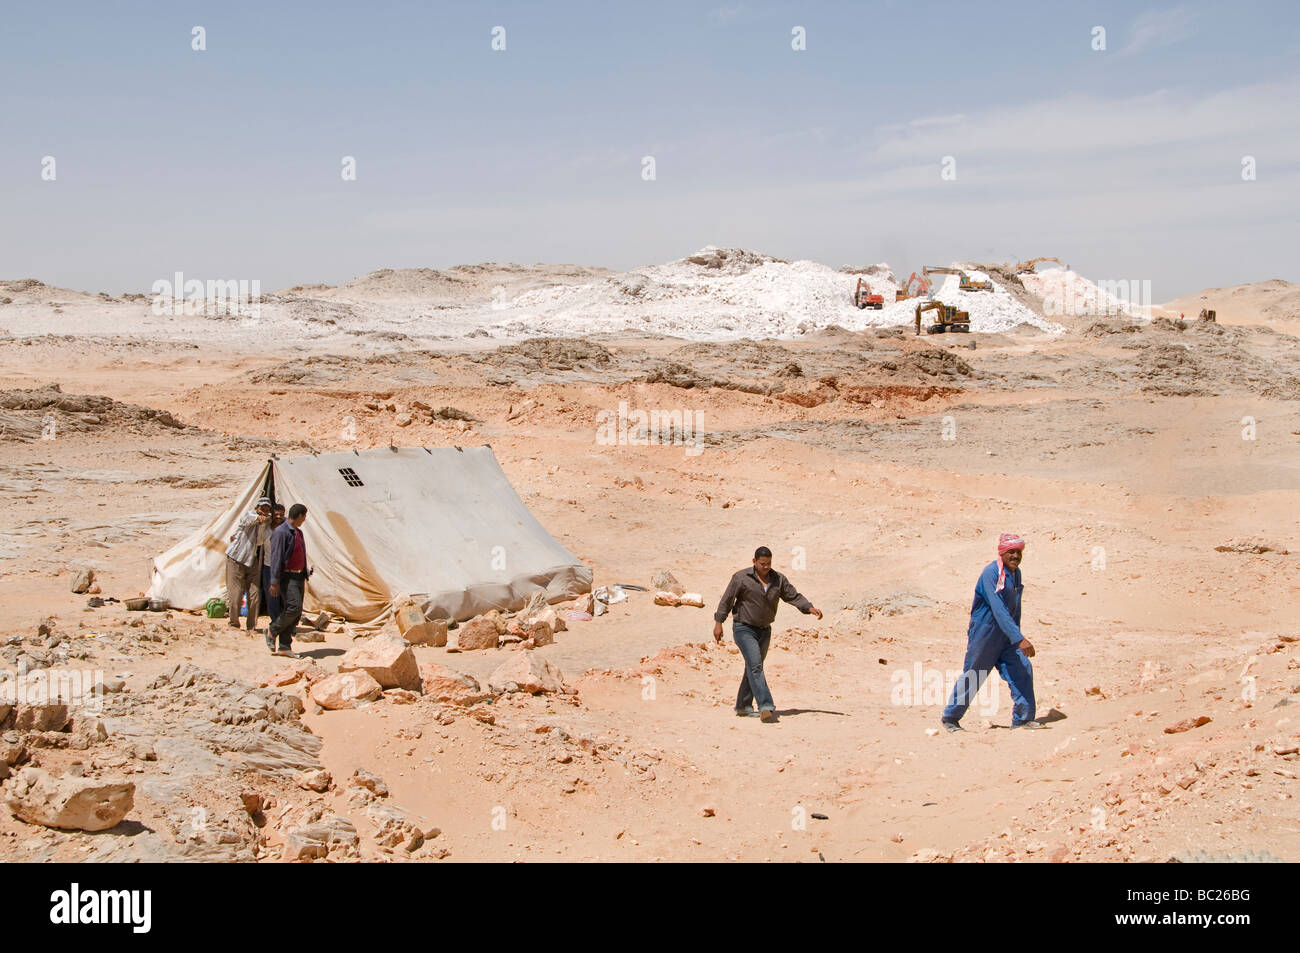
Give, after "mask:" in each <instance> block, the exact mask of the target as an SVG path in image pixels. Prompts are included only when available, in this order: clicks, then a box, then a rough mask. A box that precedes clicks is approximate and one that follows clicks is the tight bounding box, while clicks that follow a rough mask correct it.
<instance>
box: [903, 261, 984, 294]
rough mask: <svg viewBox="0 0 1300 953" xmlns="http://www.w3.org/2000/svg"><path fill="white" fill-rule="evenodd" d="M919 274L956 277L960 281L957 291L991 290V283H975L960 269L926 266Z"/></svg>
mask: <svg viewBox="0 0 1300 953" xmlns="http://www.w3.org/2000/svg"><path fill="white" fill-rule="evenodd" d="M921 272H922V273H923V274H926V275H957V276H958V277H959V279H960V284H959V285H958V287H957V290H959V291H992V290H993V282H991V281H975V280H974V279H973V278H971V276H970V275H968V274H967V273H966V272H964V271H962V270H961V269H960V268H940V267H939V266H938V265H926V266H925V267H924V268H922V269H921Z"/></svg>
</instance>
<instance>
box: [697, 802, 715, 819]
mask: <svg viewBox="0 0 1300 953" xmlns="http://www.w3.org/2000/svg"><path fill="white" fill-rule="evenodd" d="M717 814H718V811H717V809H716V808H713V807H709V806H708V805H705V806H703V807H701V808H700V817H716V816H717Z"/></svg>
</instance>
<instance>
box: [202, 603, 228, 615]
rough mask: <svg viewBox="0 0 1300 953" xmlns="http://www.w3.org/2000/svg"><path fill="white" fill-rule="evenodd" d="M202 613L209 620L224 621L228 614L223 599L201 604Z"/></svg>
mask: <svg viewBox="0 0 1300 953" xmlns="http://www.w3.org/2000/svg"><path fill="white" fill-rule="evenodd" d="M203 612H204V613H205V614H206V615H207V617H208V618H209V619H224V618H225V617H226V616H228V615H229V614H230V610H229V609H228V608H226V600H225V599H209V600H208V601H207V602H205V603H203Z"/></svg>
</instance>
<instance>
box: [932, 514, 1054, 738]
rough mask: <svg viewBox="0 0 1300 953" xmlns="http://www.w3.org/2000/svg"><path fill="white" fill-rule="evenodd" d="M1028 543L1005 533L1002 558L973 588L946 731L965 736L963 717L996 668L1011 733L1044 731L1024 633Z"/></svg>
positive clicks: (946, 713) (1000, 547) (945, 715)
mask: <svg viewBox="0 0 1300 953" xmlns="http://www.w3.org/2000/svg"><path fill="white" fill-rule="evenodd" d="M1024 553H1025V541H1024V539H1023V538H1022V537H1021V536H1019V535H1018V534H1016V533H1003V534H1002V537H1001V538H1000V539H999V540H998V558H997V559H995V560H994V561H993V562H991V563H989V564H988V565H987V566H985V567H984V571H983V572H981V573H980V578H979V581H978V582H976V583H975V600H974V602H973V603H972V605H971V610H970V625H969V626H968V627H967V629H966V661H965V663H964V664H963V666H962V668H963V670H964V671H963V673H962V676H961V678H959V679H957V684H956V685H954V686H953V687H952V697H951V698H950V699H949V700H948V707H947V708H945V709H944V710H943V718H942V719H941V720H942V722H943V726H944V727H945V728H946V729H948V730H949V731H961V730H962V727H961V724H960V722H961V718H962V715H964V714H966V709H967V708H969V707H970V703H971V700H972V699H973V698H974V697H975V693H976V692H978V691H979V690H980V686H981V685H983V684H984V679H986V678H988V676H989V673H990V672H992V671H993V670H994V669H997V671H998V674H1000V675H1001V676H1002V678H1003V679H1004V680H1005V681H1006V683H1007V688H1008V689H1010V691H1011V701H1012V703H1013V708H1012V711H1011V727H1012V728H1042V727H1043V726H1042V725H1041V724H1039V723H1038V722H1036V721H1034V667H1033V665H1031V664H1030V662H1029V660H1030V658H1032V657H1033V655H1034V646H1033V644H1032V643H1031V642H1030V641H1029V640H1028V639H1027V638H1025V636H1024V634H1023V633H1022V632H1021V631H1020V596H1021V594H1022V593H1023V592H1024V588H1025V587H1024V585H1023V584H1022V583H1021V581H1020V561H1021V559H1022V558H1023V557H1024Z"/></svg>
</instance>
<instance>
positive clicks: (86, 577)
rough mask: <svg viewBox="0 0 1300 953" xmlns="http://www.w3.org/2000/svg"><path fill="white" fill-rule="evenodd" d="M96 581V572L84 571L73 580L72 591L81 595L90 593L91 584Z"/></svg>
mask: <svg viewBox="0 0 1300 953" xmlns="http://www.w3.org/2000/svg"><path fill="white" fill-rule="evenodd" d="M94 581H95V570H93V569H89V568H87V569H82V570H80V571H79V572H78V573H77V574H76V575H75V576H74V577H73V578H72V591H73V592H75V593H77V594H78V595H81V594H83V593H86V592H89V591H90V587H91V584H92V583H94Z"/></svg>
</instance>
